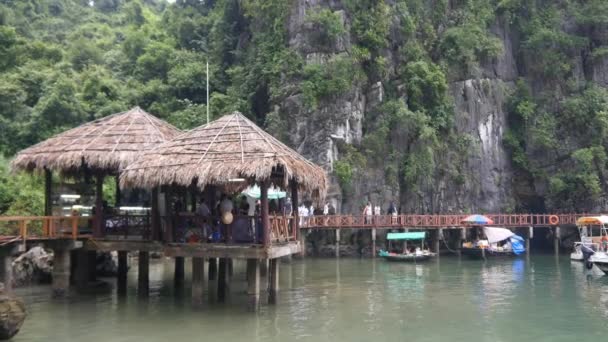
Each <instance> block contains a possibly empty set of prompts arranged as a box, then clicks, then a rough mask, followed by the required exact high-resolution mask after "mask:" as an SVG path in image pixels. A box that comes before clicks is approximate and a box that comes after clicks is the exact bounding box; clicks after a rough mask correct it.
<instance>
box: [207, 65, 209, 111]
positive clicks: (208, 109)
mask: <svg viewBox="0 0 608 342" xmlns="http://www.w3.org/2000/svg"><path fill="white" fill-rule="evenodd" d="M207 123H209V60H207Z"/></svg>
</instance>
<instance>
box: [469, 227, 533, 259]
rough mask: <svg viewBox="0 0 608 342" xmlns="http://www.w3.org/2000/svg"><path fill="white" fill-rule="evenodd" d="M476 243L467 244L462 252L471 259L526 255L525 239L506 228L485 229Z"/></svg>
mask: <svg viewBox="0 0 608 342" xmlns="http://www.w3.org/2000/svg"><path fill="white" fill-rule="evenodd" d="M483 235H485V236H481V237H479V236H478V239H477V240H476V241H475V242H465V243H463V244H462V248H461V249H460V251H461V252H462V254H464V255H467V256H469V257H471V258H477V259H487V258H488V257H513V256H517V255H521V254H523V253H525V251H526V248H525V247H524V239H523V238H522V237H521V236H519V235H516V234H515V233H513V232H512V231H510V230H509V229H506V228H498V227H483Z"/></svg>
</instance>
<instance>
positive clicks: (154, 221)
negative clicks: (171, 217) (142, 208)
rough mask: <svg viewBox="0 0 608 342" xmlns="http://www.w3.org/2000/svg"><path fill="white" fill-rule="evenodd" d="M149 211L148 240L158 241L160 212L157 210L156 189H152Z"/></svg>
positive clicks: (159, 236) (159, 235)
mask: <svg viewBox="0 0 608 342" xmlns="http://www.w3.org/2000/svg"><path fill="white" fill-rule="evenodd" d="M151 207H152V208H151V211H150V215H151V216H152V217H151V218H150V221H151V222H150V225H151V234H150V240H152V241H160V240H161V239H162V238H161V232H160V212H159V210H158V187H155V188H153V189H152V201H151Z"/></svg>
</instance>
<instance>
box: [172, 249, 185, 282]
mask: <svg viewBox="0 0 608 342" xmlns="http://www.w3.org/2000/svg"><path fill="white" fill-rule="evenodd" d="M184 263H185V260H184V257H175V269H174V273H173V284H174V286H175V287H176V288H177V287H181V286H183V285H184V273H185V272H184V267H185V266H184Z"/></svg>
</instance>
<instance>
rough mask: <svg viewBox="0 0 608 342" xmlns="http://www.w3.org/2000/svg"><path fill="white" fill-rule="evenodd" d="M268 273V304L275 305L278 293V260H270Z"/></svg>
mask: <svg viewBox="0 0 608 342" xmlns="http://www.w3.org/2000/svg"><path fill="white" fill-rule="evenodd" d="M268 271H269V275H268V302H269V303H270V304H276V303H277V301H278V293H279V259H270V264H269V268H268Z"/></svg>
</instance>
